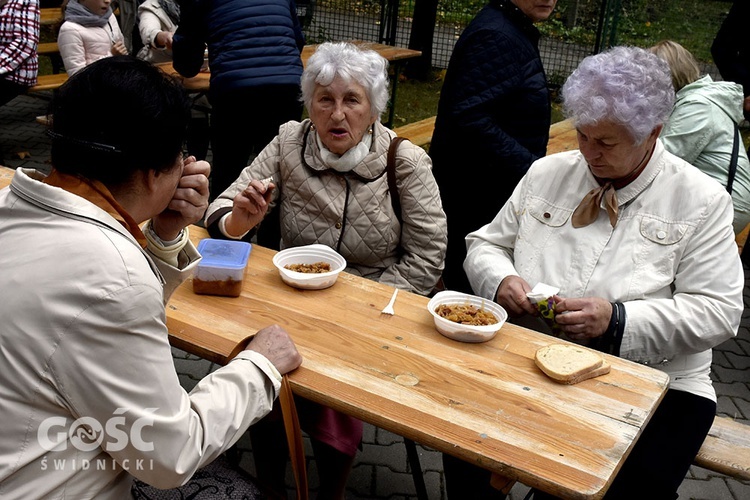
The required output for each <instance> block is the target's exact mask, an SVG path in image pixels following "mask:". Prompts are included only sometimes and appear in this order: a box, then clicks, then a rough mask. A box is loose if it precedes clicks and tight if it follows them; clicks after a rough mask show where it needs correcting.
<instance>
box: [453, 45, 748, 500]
mask: <svg viewBox="0 0 750 500" xmlns="http://www.w3.org/2000/svg"><path fill="white" fill-rule="evenodd" d="M563 100H564V110H565V113H566V115H567V116H568V117H569V118H571V119H572V121H573V123H574V125H575V127H576V130H577V132H578V144H579V150H576V151H569V152H564V153H559V154H554V155H550V156H547V157H545V158H542V159H539V160H537V161H536V162H535V163H534V164H533V165H532V166H531V168H530V169H529V171H528V172H527V174H526V175H525V176H524V178H523V179H522V181H521V182H520V184H519V185H518V186H517V188H516V190H515V191H514V193H513V195H512V197H511V198H510V199H509V201H508V202H507V203H506V205H505V206H504V207H503V208H502V209H501V210H500V212H499V213H498V214H497V216H496V217H495V219H494V220H493V221H492V222H491V223H489V224H488V225H486V226H484V227H482V228H481V229H479V230H477V231H475V232H473V233H470V234H469V235H468V236H467V238H466V241H467V247H468V253H467V258H466V260H465V262H464V269H465V270H466V272H467V275H468V277H469V280H470V281H471V284H472V287H473V288H474V290H475V291H476V292H477V293H478V294H479V295H481V296H483V297H487V298H489V299H493V300H495V301H497V302H498V303H499V304H501V305H502V306H503V307H505V308H506V309H507V310H508V311H509V313H510V314H511V316H513V317H515V318H516V321H519V320H521V318H522V317H525V318H527V319H528V318H531V317H533V316H537V315H538V312H537V307H536V306H535V305H534V304H532V303H531V301H530V300H529V299H528V298H527V295H526V294H527V292H530V291H531V289H532V287H533V286H534V285H536V284H538V283H545V284H548V285H552V286H555V287H558V288H559V293H558V294H557V295H555V296H553V301H554V303H555V305H554V310H555V317H554V320H553V321H554V323H555V324H554V325H553V326H555V327H556V328H554V329H553V330H552V331H557V332H562V333H561V334H562V335H564V336H565V337H566V338H567V339H569V340H572V341H574V342H578V343H581V344H585V345H588V346H590V347H593V348H596V349H599V350H601V351H604V352H607V353H610V354H614V355H616V356H619V357H622V358H625V359H629V360H632V361H635V362H637V363H642V364H647V365H650V366H653V367H654V368H657V369H659V370H662V371H664V372H666V373H667V374H669V377H670V386H669V390H668V392H667V394H666V396H665V397H664V399H663V401H662V402H661V404H660V405H659V407H658V409H657V410H656V413H655V414H654V415H653V417H652V419H651V421H650V422H649V424H648V425H647V427H646V428H645V430H644V432H643V434H642V436H641V437H640V439H639V440H638V441H637V443H636V444H635V447H634V449H633V450H632V452H631V453H630V455H629V457H628V459H627V460H626V462H625V463H624V465H623V467H622V468H621V470H620V472H619V473H618V475H617V477H616V478H615V480H614V482H613V484H612V486H611V487H610V489H609V491H608V493H607V494H606V496H605V498H606V499H608V500H611V499H613V498H617V499H630V498H658V499H671V498H677V490H678V488H679V486H680V484H681V482H682V480H683V479H684V477H685V475H686V473H687V471H688V469H689V467H690V464H691V463H692V461H693V459H694V458H695V455H696V453H697V452H698V450H699V449H700V447H701V444H702V442H703V440H704V438H705V436H706V434H707V433H708V430H709V429H710V428H711V424H712V422H713V419H714V415H715V412H716V393H715V391H714V388H713V385H712V383H711V378H710V376H709V374H710V370H711V361H712V354H711V350H712V348H713V347H715V346H717V345H718V344H720V343H722V342H724V341H725V340H727V339H730V338H732V337H733V336H734V335H736V333H737V329H738V327H739V323H740V318H741V315H742V310H743V300H742V289H743V284H744V280H743V272H742V266H741V263H740V260H739V255H738V252H737V247H736V244H735V241H734V231H733V230H732V215H733V214H732V200H731V198H730V196H729V194H728V193H727V192H726V190H725V189H724V188H723V187H722V186H721V185H720V184H719V183H717V182H716V181H713V180H712V179H710V178H709V177H707V176H706V175H705V174H704V173H702V172H701V171H699V170H698V169H696V168H694V167H693V166H691V165H690V164H688V163H686V162H685V161H683V160H681V159H680V158H678V157H676V156H674V155H673V154H671V153H669V152H668V151H666V150H665V148H664V145H663V144H662V142H661V140H660V139H659V133H660V132H661V130H662V128H663V126H664V123H665V122H666V121H667V119H668V118H669V115H670V112H671V111H672V106H673V103H674V90H673V88H672V79H671V74H670V70H669V67H668V66H667V64H666V63H665V62H664V61H662V60H660V59H659V58H658V57H656V56H655V55H653V54H650V53H649V52H648V51H646V50H643V49H639V48H634V47H616V48H614V49H611V50H609V51H607V52H604V53H601V54H598V55H594V56H590V57H587V58H586V59H584V60H583V62H582V63H581V64H580V66H579V67H578V68H577V69H576V70H575V71H574V72H573V74H572V75H571V76H570V77H569V78H568V80H567V82H566V83H565V85H564V87H563ZM537 321H539V320H538V319H537ZM540 326H541V325H540ZM540 329H541V328H540ZM448 481H450V478H449V479H448ZM464 498H469V497H468V496H465V497H464ZM534 498H535V499H539V498H547V497H546V496H545V495H544V494H542V493H540V492H537V493H535V497H534Z"/></svg>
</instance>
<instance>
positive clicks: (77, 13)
mask: <svg viewBox="0 0 750 500" xmlns="http://www.w3.org/2000/svg"><path fill="white" fill-rule="evenodd" d="M111 3H112V2H111V0H70V1H69V2H68V3H67V4H65V6H64V9H65V13H64V18H65V21H63V23H62V25H61V26H60V31H59V33H58V34H57V46H58V47H59V49H60V57H62V60H63V64H64V65H65V71H66V72H67V73H68V75H73V74H74V73H76V72H77V71H79V70H80V69H81V68H83V67H84V66H86V65H88V64H91V63H92V62H94V61H98V60H99V59H102V58H104V57H110V56H113V55H127V53H128V49H127V48H126V47H125V43H124V41H123V35H122V31H121V30H120V25H119V24H117V18H116V17H115V16H113V15H112V6H111Z"/></svg>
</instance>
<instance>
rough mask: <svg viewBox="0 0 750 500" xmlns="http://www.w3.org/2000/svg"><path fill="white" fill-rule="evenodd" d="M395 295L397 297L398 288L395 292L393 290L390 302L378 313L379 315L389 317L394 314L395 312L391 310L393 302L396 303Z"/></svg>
mask: <svg viewBox="0 0 750 500" xmlns="http://www.w3.org/2000/svg"><path fill="white" fill-rule="evenodd" d="M396 295H398V288H396V289H395V290H393V295H392V296H391V301H390V302H388V305H387V306H385V307H384V308H383V310H382V311H380V312H381V314H390V315H391V316H393V315H394V314H396V313H395V311H394V310H393V304H394V302H396Z"/></svg>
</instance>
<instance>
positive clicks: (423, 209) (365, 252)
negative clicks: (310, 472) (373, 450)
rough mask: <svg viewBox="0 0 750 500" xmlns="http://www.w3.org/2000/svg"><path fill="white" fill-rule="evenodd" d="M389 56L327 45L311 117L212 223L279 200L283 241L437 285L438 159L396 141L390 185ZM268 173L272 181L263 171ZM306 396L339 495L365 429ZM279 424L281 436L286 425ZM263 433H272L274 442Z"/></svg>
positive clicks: (243, 178) (312, 64)
mask: <svg viewBox="0 0 750 500" xmlns="http://www.w3.org/2000/svg"><path fill="white" fill-rule="evenodd" d="M387 66H388V61H386V60H385V59H384V58H383V57H382V56H380V55H379V54H378V53H377V52H375V51H372V50H360V49H359V48H358V47H356V46H355V45H352V44H348V43H324V44H322V45H320V47H318V49H317V51H316V52H315V54H313V55H312V56H311V57H310V60H309V61H308V63H307V67H306V68H305V72H304V73H303V75H302V99H303V101H304V103H305V106H306V108H307V110H308V113H309V115H310V118H309V119H308V120H304V121H303V122H296V121H291V122H288V123H286V124H284V125H282V126H281V128H280V129H279V133H278V135H277V136H276V138H274V139H273V141H271V143H270V144H269V145H268V146H267V147H266V148H265V149H264V150H263V151H261V153H260V155H258V157H257V158H256V159H255V160H254V161H253V163H252V164H251V165H250V166H248V167H247V168H245V169H244V170H243V171H242V173H241V174H240V176H239V178H237V180H236V181H235V182H234V183H233V184H232V185H231V186H230V187H229V189H227V190H226V191H224V192H223V193H221V194H219V196H218V198H216V199H215V200H214V201H213V202H212V203H211V205H210V206H209V207H208V210H207V212H206V227H207V228H208V230H209V232H210V233H211V234H212V235H213V236H214V237H224V238H227V237H229V238H242V237H247V236H249V234H248V232H249V231H251V230H254V228H255V227H256V226H258V224H260V223H261V221H262V224H266V223H267V222H268V220H267V219H264V218H265V217H267V215H268V213H269V211H271V210H274V211H276V212H278V213H279V215H280V219H281V248H289V247H295V246H300V245H308V244H312V243H321V244H324V245H328V246H329V247H331V248H333V249H334V250H336V251H337V252H339V253H340V254H341V255H342V256H343V257H344V258H345V259H346V261H347V268H346V270H347V271H348V272H350V273H353V274H357V275H360V276H364V277H365V278H368V279H372V280H375V281H378V282H380V283H385V284H388V285H391V286H393V287H396V288H399V289H402V290H408V291H411V292H415V293H419V294H422V295H427V294H429V293H430V292H431V291H432V289H433V288H434V287H435V285H436V284H437V282H438V279H439V278H440V273H441V271H442V268H443V259H444V257H445V245H446V227H445V214H444V213H443V210H442V207H441V203H440V194H439V192H438V188H437V185H436V183H435V179H434V178H433V176H432V171H431V166H432V164H431V162H430V157H429V156H428V155H427V153H425V151H424V150H423V149H422V148H420V147H418V146H416V145H414V144H412V143H411V142H408V141H404V142H402V143H401V144H400V145H398V149H397V150H396V155H395V161H394V164H393V166H394V174H395V184H396V185H395V192H393V191H391V190H390V189H389V185H388V174H387V172H386V165H387V157H388V150H389V147H390V145H391V141H392V139H393V138H394V137H395V134H394V133H393V131H391V130H389V129H387V128H386V127H384V126H383V125H382V124H381V123H380V121H379V118H380V116H381V114H382V113H383V111H384V110H385V107H386V105H387V102H388V73H387ZM269 177H270V178H272V181H271V182H270V183H269V184H268V186H267V187H266V185H265V184H264V183H263V182H261V181H262V180H264V179H267V178H269ZM394 197H398V202H399V203H398V204H396V203H394ZM398 205H400V208H399V207H398ZM298 405H299V406H298V409H299V415H300V421H301V423H302V428H303V429H304V430H306V431H307V432H308V434H310V436H311V438H312V443H313V449H314V451H315V459H316V464H317V468H318V471H319V474H320V476H321V478H320V487H321V490H320V496H319V498H321V499H324V498H335V499H341V498H343V495H344V491H345V487H346V479H347V477H348V475H349V470H350V468H351V465H352V462H353V460H354V456H355V455H356V452H357V449H358V446H359V444H360V441H361V439H362V422H360V421H359V420H356V419H354V418H351V417H348V416H346V415H344V414H341V413H339V412H336V411H334V410H332V409H330V408H325V407H323V406H320V405H317V404H313V403H310V402H307V401H304V400H301V399H300V400H298ZM277 429H278V430H277V434H281V436H283V429H280V428H277ZM251 434H253V435H254V442H253V451H255V450H256V448H257V449H261V448H263V449H264V450H265V449H267V448H268V449H272V448H275V449H277V450H280V451H283V450H281V448H279V447H278V441H277V440H276V439H274V438H273V437H272V436H273V433H272V432H270V431H269V432H266V433H262V432H261V428H260V427H259V428H257V429H254V430H253V431H251ZM261 434H262V435H261ZM256 438H265V439H266V440H267V441H266V444H265V446H263V445H262V444H261V443H258V442H257V441H256ZM280 439H283V437H282V438H280ZM256 444H258V446H256ZM262 457H263V458H262V460H263V462H262V463H261V466H262V467H263V468H264V469H265V468H266V467H268V468H269V469H272V470H270V471H264V473H263V474H260V473H259V476H262V477H264V478H268V477H274V479H275V480H276V487H277V488H279V489H281V490H282V491H283V488H284V475H283V471H284V469H283V467H281V468H280V467H278V466H276V467H271V465H272V464H270V462H269V460H268V458H267V457H268V452H264V453H263V455H262ZM283 458H285V457H283ZM259 460H261V459H260V458H259ZM259 460H256V465H257V464H258V462H259ZM282 465H283V462H282ZM279 471H280V473H281V474H279V473H278V472H279Z"/></svg>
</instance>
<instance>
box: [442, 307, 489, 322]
mask: <svg viewBox="0 0 750 500" xmlns="http://www.w3.org/2000/svg"><path fill="white" fill-rule="evenodd" d="M435 312H436V313H438V315H439V316H440V317H442V318H445V319H447V320H450V321H453V322H455V323H461V324H462V325H475V326H476V325H494V324H495V323H497V318H496V317H495V315H494V314H492V313H491V312H489V311H486V310H484V309H480V308H478V307H476V306H472V305H471V304H441V305H439V306H437V308H436V309H435Z"/></svg>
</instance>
